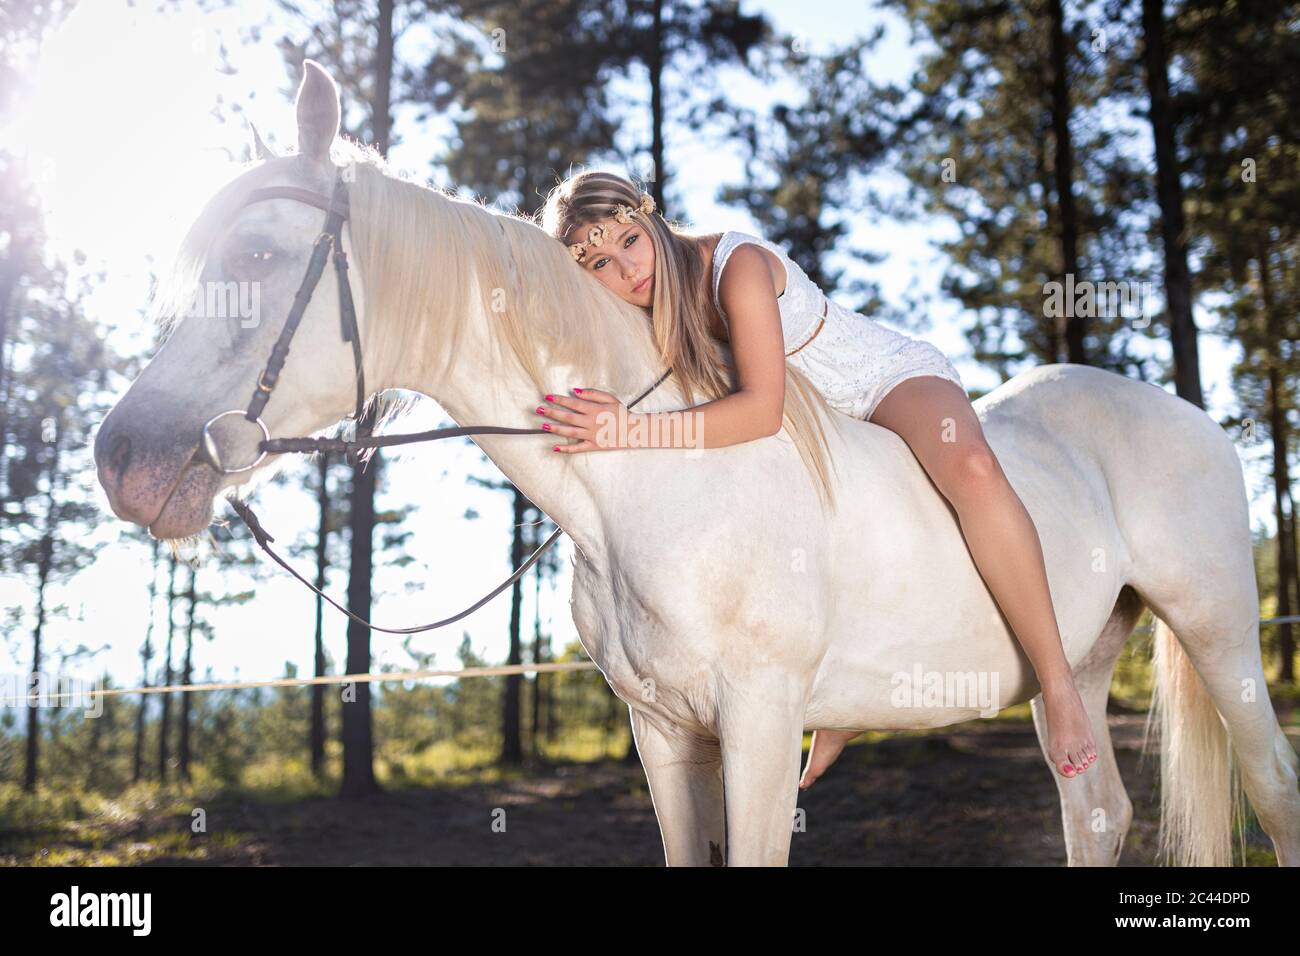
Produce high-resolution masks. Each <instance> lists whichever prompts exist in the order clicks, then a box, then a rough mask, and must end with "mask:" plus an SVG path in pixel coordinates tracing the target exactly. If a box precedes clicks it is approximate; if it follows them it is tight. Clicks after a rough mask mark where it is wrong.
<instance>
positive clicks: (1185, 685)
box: [1142, 618, 1246, 866]
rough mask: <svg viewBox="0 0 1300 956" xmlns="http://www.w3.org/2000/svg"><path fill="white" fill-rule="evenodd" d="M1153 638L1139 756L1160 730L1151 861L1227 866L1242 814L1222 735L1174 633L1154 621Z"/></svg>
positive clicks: (1206, 695)
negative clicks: (1151, 675)
mask: <svg viewBox="0 0 1300 956" xmlns="http://www.w3.org/2000/svg"><path fill="white" fill-rule="evenodd" d="M1152 638H1153V642H1152V665H1153V669H1154V671H1155V682H1154V686H1153V688H1152V694H1151V709H1150V710H1149V711H1148V712H1147V723H1146V730H1145V733H1144V734H1143V739H1142V751H1143V753H1144V754H1145V753H1146V752H1147V743H1148V740H1149V738H1150V732H1151V726H1152V724H1153V723H1156V724H1158V726H1159V735H1160V831H1159V840H1158V844H1159V845H1158V848H1157V851H1156V853H1157V856H1158V857H1159V858H1161V859H1162V860H1163V861H1164V862H1166V863H1173V864H1175V865H1179V866H1231V865H1232V834H1233V832H1234V830H1235V829H1236V828H1237V826H1238V824H1239V823H1240V821H1241V820H1243V819H1244V817H1245V814H1246V809H1245V806H1244V804H1243V802H1242V792H1241V779H1240V774H1239V773H1238V771H1237V766H1236V762H1235V760H1234V758H1233V754H1232V747H1231V745H1230V743H1229V740H1228V733H1227V730H1226V729H1225V727H1224V724H1223V720H1222V719H1221V718H1220V717H1219V712H1218V710H1217V709H1215V706H1214V702H1213V700H1212V699H1211V697H1210V694H1209V692H1208V691H1207V690H1206V688H1205V685H1204V683H1202V681H1201V678H1200V675H1198V674H1197V673H1196V668H1195V667H1194V666H1193V665H1192V661H1191V658H1189V657H1188V656H1187V652H1186V651H1184V650H1183V647H1182V645H1181V644H1179V642H1178V638H1177V636H1176V635H1175V634H1174V632H1173V629H1172V628H1170V627H1169V625H1168V624H1166V623H1165V622H1164V621H1162V620H1160V619H1159V618H1156V621H1155V632H1154V634H1153V635H1152Z"/></svg>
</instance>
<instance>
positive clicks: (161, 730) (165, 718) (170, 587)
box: [158, 554, 176, 783]
mask: <svg viewBox="0 0 1300 956" xmlns="http://www.w3.org/2000/svg"><path fill="white" fill-rule="evenodd" d="M175 608H176V555H174V554H173V555H171V558H170V561H169V563H168V565H167V645H166V650H165V651H164V652H163V686H164V687H169V686H171V682H172V638H173V637H174V636H175V634H176V618H175ZM161 696H162V716H161V717H160V718H159V720H158V781H159V782H160V783H166V782H167V762H168V761H169V760H170V759H171V753H170V751H168V749H167V738H168V735H169V734H170V733H171V722H172V701H171V697H172V695H171V694H162V695H161Z"/></svg>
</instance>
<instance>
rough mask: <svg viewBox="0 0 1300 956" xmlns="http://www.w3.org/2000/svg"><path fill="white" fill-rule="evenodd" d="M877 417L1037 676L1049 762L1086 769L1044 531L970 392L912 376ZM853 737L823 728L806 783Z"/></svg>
mask: <svg viewBox="0 0 1300 956" xmlns="http://www.w3.org/2000/svg"><path fill="white" fill-rule="evenodd" d="M871 421H872V422H874V423H875V424H878V425H883V426H884V427H886V428H888V429H890V430H891V431H893V432H895V433H896V434H898V435H899V436H900V437H901V438H902V439H903V440H904V441H906V442H907V444H908V447H909V448H911V449H912V453H913V454H915V455H916V458H917V460H918V461H919V462H920V463H921V466H922V467H923V468H924V469H925V471H926V473H927V474H928V475H929V476H930V478H931V479H932V480H933V481H934V483H935V485H936V486H937V487H938V488H939V490H940V492H942V493H943V495H944V497H946V498H947V499H948V501H949V502H951V503H952V506H953V508H954V509H955V510H956V511H957V514H958V517H959V518H960V521H961V530H962V534H963V535H964V536H965V538H966V545H967V547H968V548H969V549H970V553H971V557H972V558H974V560H975V565H976V567H977V568H978V569H979V572H980V575H981V577H983V579H984V582H985V583H986V584H987V585H988V587H989V590H990V591H991V592H992V593H993V597H994V598H995V599H996V600H997V602H998V607H999V608H1000V609H1001V610H1002V613H1003V615H1004V616H1005V617H1006V619H1007V622H1008V623H1009V624H1010V625H1011V629H1012V630H1013V631H1014V633H1015V636H1016V638H1017V640H1019V641H1020V645H1021V647H1023V648H1024V650H1025V654H1026V655H1027V656H1028V657H1029V660H1030V663H1031V664H1032V665H1033V667H1034V671H1035V673H1036V674H1037V676H1038V683H1039V686H1040V687H1041V688H1042V691H1043V703H1044V705H1045V706H1046V708H1047V724H1048V743H1047V752H1048V757H1049V759H1050V760H1051V761H1052V765H1053V766H1054V767H1056V768H1057V772H1059V773H1061V774H1062V775H1063V776H1067V777H1071V776H1074V775H1075V774H1077V773H1082V772H1084V770H1086V769H1087V767H1088V765H1089V764H1091V763H1092V762H1093V761H1095V760H1096V759H1097V748H1096V745H1095V743H1094V742H1093V738H1092V727H1091V724H1090V723H1089V720H1088V715H1087V712H1086V711H1085V710H1084V708H1083V701H1082V700H1080V699H1079V694H1078V691H1077V690H1075V687H1074V676H1073V675H1072V674H1071V672H1070V667H1069V664H1068V662H1067V661H1066V659H1065V651H1064V648H1062V646H1061V635H1060V631H1059V630H1058V629H1057V624H1056V614H1055V611H1054V610H1053V608H1052V598H1051V592H1050V591H1049V589H1048V585H1047V569H1046V567H1045V565H1044V563H1043V551H1042V544H1041V542H1040V541H1039V538H1038V531H1037V529H1036V528H1035V526H1034V522H1033V519H1032V518H1031V517H1030V515H1029V512H1028V511H1027V510H1025V506H1024V503H1023V502H1022V501H1021V500H1020V496H1019V495H1017V494H1016V492H1015V489H1013V488H1012V487H1011V484H1010V482H1008V481H1007V479H1006V475H1005V474H1004V473H1003V471H1002V468H1001V466H1000V465H999V464H998V461H997V458H996V456H995V455H994V454H993V451H992V449H990V448H989V447H988V444H987V442H986V441H985V440H984V432H983V429H981V428H980V424H979V419H978V418H977V417H976V416H975V410H974V409H973V408H971V406H970V400H969V399H968V398H967V396H966V393H965V392H964V391H963V390H962V389H961V388H960V387H959V386H958V385H956V384H955V383H953V382H950V381H948V380H947V379H942V378H938V377H936V376H920V377H917V378H910V379H907V380H905V381H904V382H902V383H901V384H899V385H897V386H896V387H894V388H893V389H891V390H890V392H889V394H888V395H886V396H885V398H884V399H883V400H882V401H881V402H880V404H879V405H878V406H876V410H875V412H873V413H872V416H871ZM856 734H857V731H817V732H816V733H815V734H814V735H813V742H812V749H811V751H810V752H809V755H808V765H807V767H806V768H805V769H804V774H803V778H802V779H801V780H800V786H801V787H803V788H807V787H808V786H810V785H811V784H812V781H813V780H816V779H817V777H818V776H820V774H821V773H822V772H823V771H824V770H825V769H826V768H827V767H829V766H830V765H831V763H833V762H834V760H835V758H836V757H837V756H839V752H840V751H841V750H842V749H843V747H844V744H845V743H847V742H848V740H850V739H851V738H852V737H854V736H856Z"/></svg>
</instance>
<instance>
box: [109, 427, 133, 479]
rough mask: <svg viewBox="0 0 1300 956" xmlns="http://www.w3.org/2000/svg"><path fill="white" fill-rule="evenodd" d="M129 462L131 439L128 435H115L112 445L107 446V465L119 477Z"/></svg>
mask: <svg viewBox="0 0 1300 956" xmlns="http://www.w3.org/2000/svg"><path fill="white" fill-rule="evenodd" d="M130 461H131V438H130V436H128V435H117V436H116V437H114V438H113V443H112V445H111V446H109V451H108V464H109V467H110V468H112V469H113V473H114V474H117V475H121V474H123V473H124V472H125V471H126V466H127V465H128V464H130Z"/></svg>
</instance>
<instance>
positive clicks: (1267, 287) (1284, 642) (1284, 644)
mask: <svg viewBox="0 0 1300 956" xmlns="http://www.w3.org/2000/svg"><path fill="white" fill-rule="evenodd" d="M1258 259H1259V289H1260V295H1261V297H1262V298H1263V300H1264V319H1265V322H1266V323H1267V333H1266V335H1265V336H1264V338H1265V341H1266V342H1267V343H1268V351H1269V355H1268V421H1269V431H1270V432H1271V433H1272V436H1273V505H1274V517H1275V520H1276V522H1277V538H1276V542H1277V615H1278V617H1290V616H1291V613H1292V611H1291V606H1292V605H1291V587H1290V584H1291V579H1292V578H1293V577H1294V576H1295V568H1294V567H1293V566H1292V562H1293V561H1294V560H1295V554H1296V550H1295V545H1294V544H1292V542H1291V533H1292V527H1291V520H1290V517H1289V516H1288V515H1287V513H1286V511H1285V507H1286V504H1287V502H1288V501H1290V499H1291V476H1290V474H1289V472H1288V469H1287V446H1288V444H1289V442H1288V441H1287V427H1286V409H1284V408H1283V407H1282V399H1281V395H1280V394H1279V392H1280V389H1281V372H1280V371H1279V365H1280V364H1281V361H1282V358H1281V356H1280V355H1279V354H1278V342H1279V340H1280V336H1281V333H1282V329H1281V323H1280V322H1279V321H1278V315H1277V307H1276V302H1275V299H1274V296H1273V280H1272V271H1271V269H1270V267H1269V247H1268V244H1267V242H1261V243H1260V250H1259V256H1258ZM1277 652H1278V657H1279V658H1280V659H1281V666H1280V667H1279V669H1278V680H1280V681H1285V682H1286V683H1291V682H1292V681H1294V680H1295V671H1294V666H1293V660H1294V658H1295V639H1294V637H1293V635H1292V631H1291V625H1290V624H1289V623H1283V624H1279V625H1278V626H1277Z"/></svg>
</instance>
